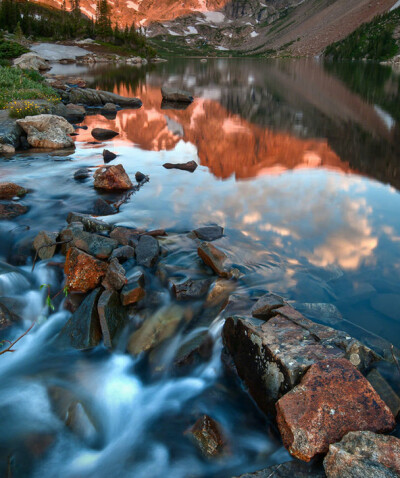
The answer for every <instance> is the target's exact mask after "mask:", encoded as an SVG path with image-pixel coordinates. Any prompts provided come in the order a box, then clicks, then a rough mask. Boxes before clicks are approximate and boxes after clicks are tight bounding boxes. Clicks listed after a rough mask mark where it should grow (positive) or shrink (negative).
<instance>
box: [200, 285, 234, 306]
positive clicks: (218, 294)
mask: <svg viewBox="0 0 400 478" xmlns="http://www.w3.org/2000/svg"><path fill="white" fill-rule="evenodd" d="M235 288H236V283H235V282H234V281H229V280H226V279H220V278H219V279H217V280H216V281H215V282H214V284H213V285H212V287H211V289H210V291H209V292H208V294H207V298H206V301H205V303H204V307H215V306H217V305H220V304H223V303H224V302H226V301H228V299H229V296H230V294H231V293H232V292H233V291H234V290H235Z"/></svg>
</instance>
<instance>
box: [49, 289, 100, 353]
mask: <svg viewBox="0 0 400 478" xmlns="http://www.w3.org/2000/svg"><path fill="white" fill-rule="evenodd" d="M100 294H101V289H100V288H97V289H95V290H94V291H93V292H91V294H89V295H88V296H87V297H86V298H85V299H84V301H83V302H82V303H81V305H80V306H79V307H78V309H77V310H76V311H75V312H74V313H73V315H72V317H71V318H70V319H69V320H68V322H67V323H66V324H65V326H64V327H63V329H62V330H61V332H60V334H59V336H58V342H59V343H60V344H62V345H68V346H70V347H74V348H76V349H79V350H85V349H89V348H92V347H96V345H98V344H99V343H100V340H101V329H100V321H99V315H98V312H97V302H98V300H99V297H100Z"/></svg>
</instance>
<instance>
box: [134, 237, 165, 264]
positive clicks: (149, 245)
mask: <svg viewBox="0 0 400 478" xmlns="http://www.w3.org/2000/svg"><path fill="white" fill-rule="evenodd" d="M135 254H136V261H137V263H138V264H139V265H140V266H145V267H153V266H154V265H155V264H156V262H157V260H158V256H159V255H160V246H159V244H158V241H157V239H155V238H154V237H152V236H140V238H139V242H138V244H137V246H136V249H135Z"/></svg>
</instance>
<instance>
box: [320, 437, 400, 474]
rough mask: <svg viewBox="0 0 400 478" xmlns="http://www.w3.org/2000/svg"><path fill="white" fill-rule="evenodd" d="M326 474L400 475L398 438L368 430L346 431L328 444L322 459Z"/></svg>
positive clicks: (399, 445)
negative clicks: (339, 438) (335, 440)
mask: <svg viewBox="0 0 400 478" xmlns="http://www.w3.org/2000/svg"><path fill="white" fill-rule="evenodd" d="M324 468H325V472H326V476H327V477H328V478H355V477H360V478H361V477H362V478H378V477H379V478H395V477H398V476H400V440H399V439H398V438H396V437H393V436H385V435H377V434H376V433H372V432H369V431H359V432H350V433H348V434H347V435H346V436H345V437H344V438H343V439H342V440H341V441H340V442H339V443H335V444H333V445H330V447H329V453H328V454H327V455H326V457H325V460H324Z"/></svg>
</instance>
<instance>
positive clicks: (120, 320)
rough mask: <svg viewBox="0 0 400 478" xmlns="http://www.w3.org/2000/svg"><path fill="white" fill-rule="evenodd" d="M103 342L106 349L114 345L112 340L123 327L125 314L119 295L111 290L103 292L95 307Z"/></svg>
mask: <svg viewBox="0 0 400 478" xmlns="http://www.w3.org/2000/svg"><path fill="white" fill-rule="evenodd" d="M97 308H98V312H99V319H100V327H101V331H102V333H103V341H104V345H105V346H106V347H109V348H111V347H113V346H114V345H115V343H114V339H115V337H116V336H117V334H118V332H119V331H120V330H121V329H122V327H123V326H124V325H125V321H126V318H127V313H126V311H125V308H124V307H123V306H122V304H121V300H120V298H119V294H118V292H116V291H113V290H106V291H104V292H103V293H102V294H101V296H100V298H99V302H98V305H97Z"/></svg>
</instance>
